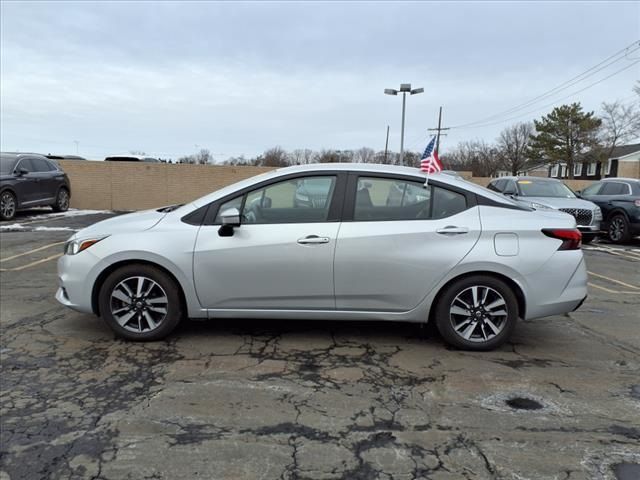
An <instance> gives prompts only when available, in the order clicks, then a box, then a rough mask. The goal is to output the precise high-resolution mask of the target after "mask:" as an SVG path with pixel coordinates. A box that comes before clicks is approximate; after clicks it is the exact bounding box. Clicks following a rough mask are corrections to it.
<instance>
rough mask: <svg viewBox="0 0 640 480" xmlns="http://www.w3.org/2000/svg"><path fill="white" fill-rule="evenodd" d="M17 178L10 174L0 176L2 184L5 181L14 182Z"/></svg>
mask: <svg viewBox="0 0 640 480" xmlns="http://www.w3.org/2000/svg"><path fill="white" fill-rule="evenodd" d="M14 178H15V177H14V176H13V175H11V174H10V173H1V174H0V182H2V181H3V180H13V179H14Z"/></svg>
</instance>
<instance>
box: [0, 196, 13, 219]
mask: <svg viewBox="0 0 640 480" xmlns="http://www.w3.org/2000/svg"><path fill="white" fill-rule="evenodd" d="M0 212H2V217H3V218H13V215H14V214H15V213H16V199H15V198H14V197H13V195H12V194H10V193H9V192H6V193H3V194H2V197H1V198H0Z"/></svg>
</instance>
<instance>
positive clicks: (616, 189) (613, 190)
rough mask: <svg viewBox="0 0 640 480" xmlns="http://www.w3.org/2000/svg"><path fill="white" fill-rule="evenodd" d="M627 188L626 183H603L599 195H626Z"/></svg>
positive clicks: (627, 192)
mask: <svg viewBox="0 0 640 480" xmlns="http://www.w3.org/2000/svg"><path fill="white" fill-rule="evenodd" d="M629 193H630V192H629V187H628V186H627V184H626V183H620V182H605V183H604V186H603V187H602V190H601V191H600V195H628V194H629Z"/></svg>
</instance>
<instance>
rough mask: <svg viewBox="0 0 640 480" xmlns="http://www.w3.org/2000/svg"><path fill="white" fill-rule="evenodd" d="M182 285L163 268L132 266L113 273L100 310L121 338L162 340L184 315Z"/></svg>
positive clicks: (104, 287) (109, 278)
mask: <svg viewBox="0 0 640 480" xmlns="http://www.w3.org/2000/svg"><path fill="white" fill-rule="evenodd" d="M178 289H179V287H178V285H177V284H176V282H175V281H174V280H173V279H172V278H171V277H169V276H168V275H167V274H166V273H164V272H163V271H161V270H159V269H157V268H154V267H151V266H148V265H128V266H126V267H123V268H120V269H118V270H116V271H115V272H113V273H111V274H110V275H109V276H108V277H107V279H106V280H105V282H104V283H103V285H102V288H101V290H100V297H99V303H100V313H101V315H102V317H103V319H104V320H105V322H106V323H107V325H108V326H109V327H110V328H111V329H112V330H113V331H114V332H115V333H116V335H118V336H119V337H122V338H126V339H127V340H137V341H153V340H161V339H163V338H164V337H166V336H167V335H169V333H171V332H172V331H173V329H174V328H175V327H176V326H177V325H178V323H179V322H180V320H181V318H182V305H181V302H180V294H179V290H178Z"/></svg>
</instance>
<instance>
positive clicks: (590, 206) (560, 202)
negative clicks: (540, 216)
mask: <svg viewBox="0 0 640 480" xmlns="http://www.w3.org/2000/svg"><path fill="white" fill-rule="evenodd" d="M517 201H518V202H521V203H524V204H525V205H527V204H530V203H531V202H533V203H539V204H541V205H545V206H547V207H550V208H555V209H556V210H557V209H560V208H583V209H586V210H594V209H595V208H596V205H595V204H594V203H592V202H589V201H588V200H582V199H581V198H564V197H517Z"/></svg>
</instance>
